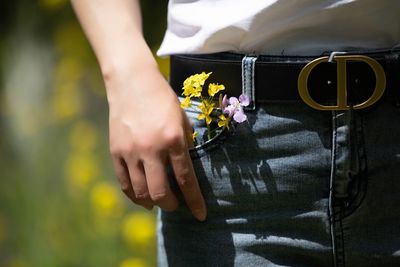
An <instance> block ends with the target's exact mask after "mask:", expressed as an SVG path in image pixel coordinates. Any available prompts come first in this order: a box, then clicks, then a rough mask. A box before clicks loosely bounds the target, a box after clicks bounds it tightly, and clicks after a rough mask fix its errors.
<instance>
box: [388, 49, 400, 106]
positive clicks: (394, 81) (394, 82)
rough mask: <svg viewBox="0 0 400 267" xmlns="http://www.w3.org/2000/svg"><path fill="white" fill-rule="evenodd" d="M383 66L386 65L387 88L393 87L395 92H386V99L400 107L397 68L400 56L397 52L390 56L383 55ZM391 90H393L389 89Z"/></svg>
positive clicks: (399, 84)
mask: <svg viewBox="0 0 400 267" xmlns="http://www.w3.org/2000/svg"><path fill="white" fill-rule="evenodd" d="M385 65H386V76H387V78H388V79H390V80H389V81H388V84H389V86H393V87H394V88H395V90H388V91H389V93H388V97H389V99H390V100H392V101H394V104H395V105H396V106H397V107H399V106H400V90H399V89H400V77H399V73H398V72H399V66H400V56H399V52H397V53H396V52H394V51H393V52H392V53H391V54H386V55H385ZM389 89H393V88H389Z"/></svg>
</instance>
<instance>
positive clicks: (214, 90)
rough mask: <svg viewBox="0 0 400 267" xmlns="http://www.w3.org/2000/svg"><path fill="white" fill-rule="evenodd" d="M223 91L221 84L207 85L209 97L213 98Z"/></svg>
mask: <svg viewBox="0 0 400 267" xmlns="http://www.w3.org/2000/svg"><path fill="white" fill-rule="evenodd" d="M222 90H225V86H224V85H223V84H217V83H210V84H209V85H208V95H209V96H214V95H215V94H216V93H218V92H219V91H222Z"/></svg>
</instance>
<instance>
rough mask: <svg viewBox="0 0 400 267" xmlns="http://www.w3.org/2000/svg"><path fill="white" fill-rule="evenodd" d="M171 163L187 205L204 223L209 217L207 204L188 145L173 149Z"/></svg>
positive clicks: (176, 146)
mask: <svg viewBox="0 0 400 267" xmlns="http://www.w3.org/2000/svg"><path fill="white" fill-rule="evenodd" d="M170 162H171V165H172V168H173V170H174V173H175V177H176V180H177V182H178V185H179V187H180V189H181V191H182V193H183V196H184V198H185V201H186V204H187V205H188V207H189V209H190V210H191V212H192V213H193V215H194V216H195V217H196V218H197V219H198V220H200V221H204V220H205V219H206V216H207V210H206V204H205V201H204V198H203V195H202V194H201V190H200V187H199V183H198V181H197V177H196V175H195V172H194V169H193V164H192V160H191V158H190V156H189V151H188V149H187V148H186V144H180V145H179V144H177V145H175V146H174V147H173V148H172V149H171V152H170Z"/></svg>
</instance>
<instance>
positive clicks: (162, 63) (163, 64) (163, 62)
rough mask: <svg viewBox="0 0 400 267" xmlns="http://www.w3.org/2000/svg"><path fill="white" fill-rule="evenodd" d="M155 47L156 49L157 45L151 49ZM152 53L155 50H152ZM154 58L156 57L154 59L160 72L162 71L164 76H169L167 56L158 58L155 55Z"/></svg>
mask: <svg viewBox="0 0 400 267" xmlns="http://www.w3.org/2000/svg"><path fill="white" fill-rule="evenodd" d="M157 49H158V46H157V48H155V49H154V50H153V51H156V50H157ZM154 54H155V52H154ZM155 58H156V61H157V64H158V68H159V69H160V72H161V73H162V75H164V77H169V57H167V58H160V57H157V56H156V55H155Z"/></svg>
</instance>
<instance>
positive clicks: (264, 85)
mask: <svg viewBox="0 0 400 267" xmlns="http://www.w3.org/2000/svg"><path fill="white" fill-rule="evenodd" d="M346 55H360V53H350V52H348V53H347V54H346ZM362 55H364V56H368V57H370V58H373V59H375V60H376V61H377V62H378V63H379V64H380V65H381V66H382V68H383V70H384V73H385V76H386V90H385V94H384V96H383V97H382V98H385V99H390V100H394V101H398V100H399V99H400V98H399V96H400V52H399V51H390V52H388V51H382V52H380V51H379V52H373V53H362ZM327 56H329V54H327ZM316 58H317V57H289V56H264V55H261V56H258V57H257V60H256V63H255V94H256V101H257V102H268V101H301V100H302V99H301V97H300V95H299V91H298V80H299V74H300V72H301V71H302V70H303V69H304V67H305V66H306V65H307V64H308V63H309V62H310V61H312V60H315V59H316ZM242 59H243V55H241V54H233V53H216V54H203V55H174V56H171V69H170V84H171V86H172V88H173V89H174V90H175V91H176V92H177V94H178V95H180V94H181V93H182V84H183V81H184V80H185V79H186V78H187V77H189V76H190V75H193V74H195V73H201V72H203V71H204V72H213V74H212V75H211V76H210V78H209V80H208V82H214V83H216V82H217V83H220V84H221V83H222V84H224V85H225V88H226V91H225V93H226V94H228V95H229V96H239V95H240V94H241V93H242ZM336 65H337V64H336V63H335V62H333V63H332V62H323V63H321V64H318V66H316V67H315V68H314V69H313V71H312V72H311V73H310V75H309V77H308V82H307V86H308V90H309V94H310V96H311V97H312V99H314V100H315V101H316V102H318V103H324V104H326V103H336V102H337V97H338V96H337V95H338V91H337V77H338V76H337V66H336ZM346 73H347V99H348V103H351V104H358V103H362V102H364V101H366V100H368V99H369V98H370V96H371V95H372V94H373V92H374V89H375V86H376V80H377V79H376V75H375V73H374V70H373V69H371V66H369V65H368V64H366V63H365V62H362V61H349V62H348V63H347V65H346Z"/></svg>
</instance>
